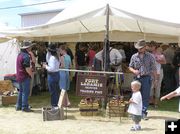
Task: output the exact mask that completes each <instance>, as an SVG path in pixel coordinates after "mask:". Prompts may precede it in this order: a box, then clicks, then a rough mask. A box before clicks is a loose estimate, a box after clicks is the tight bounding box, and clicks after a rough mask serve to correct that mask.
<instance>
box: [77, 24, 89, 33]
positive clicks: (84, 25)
mask: <svg viewBox="0 0 180 134" xmlns="http://www.w3.org/2000/svg"><path fill="white" fill-rule="evenodd" d="M79 22H80V23H81V25H83V27H84V28H85V29H86V30H87V31H88V32H90V30H89V29H88V28H87V27H86V26H85V25H84V24H83V23H82V21H79Z"/></svg>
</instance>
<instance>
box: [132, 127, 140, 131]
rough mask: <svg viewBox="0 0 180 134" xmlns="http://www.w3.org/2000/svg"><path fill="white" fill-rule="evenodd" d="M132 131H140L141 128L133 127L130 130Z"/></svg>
mask: <svg viewBox="0 0 180 134" xmlns="http://www.w3.org/2000/svg"><path fill="white" fill-rule="evenodd" d="M130 130H131V131H139V130H141V126H137V127H136V126H133V127H131V129H130Z"/></svg>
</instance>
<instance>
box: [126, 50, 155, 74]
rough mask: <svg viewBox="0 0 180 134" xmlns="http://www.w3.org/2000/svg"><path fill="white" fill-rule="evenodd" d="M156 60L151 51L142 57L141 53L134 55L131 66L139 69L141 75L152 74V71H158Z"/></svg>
mask: <svg viewBox="0 0 180 134" xmlns="http://www.w3.org/2000/svg"><path fill="white" fill-rule="evenodd" d="M155 63H156V60H155V58H154V57H153V56H152V54H151V53H149V52H145V53H144V56H143V57H142V58H141V57H140V55H139V53H135V54H134V55H132V57H131V60H130V63H129V67H132V68H133V69H135V70H139V72H140V75H141V76H143V75H151V73H152V72H154V71H156V70H157V69H156V64H155Z"/></svg>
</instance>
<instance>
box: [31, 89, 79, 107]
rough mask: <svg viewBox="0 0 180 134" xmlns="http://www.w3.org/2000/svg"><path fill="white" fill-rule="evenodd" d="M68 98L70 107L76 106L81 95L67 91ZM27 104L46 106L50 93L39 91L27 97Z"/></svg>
mask: <svg viewBox="0 0 180 134" xmlns="http://www.w3.org/2000/svg"><path fill="white" fill-rule="evenodd" d="M68 95H69V99H70V102H71V107H78V103H79V102H80V100H81V98H82V97H79V96H76V93H75V91H74V90H73V91H68ZM29 104H30V105H31V106H32V107H33V108H40V107H47V106H50V93H49V92H48V91H47V92H41V93H40V95H36V96H31V97H29Z"/></svg>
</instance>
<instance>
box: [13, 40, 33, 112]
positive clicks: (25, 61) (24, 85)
mask: <svg viewBox="0 0 180 134" xmlns="http://www.w3.org/2000/svg"><path fill="white" fill-rule="evenodd" d="M33 45H34V44H32V43H31V42H30V41H24V42H23V43H22V46H21V52H20V53H19V55H18V57H17V61H16V79H17V81H18V83H19V86H20V89H19V93H18V99H17V103H16V110H17V111H19V110H22V111H23V112H32V110H31V109H30V107H29V104H28V97H29V93H30V81H31V78H32V75H33V73H32V69H31V67H30V55H29V51H31V47H32V46H33Z"/></svg>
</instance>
